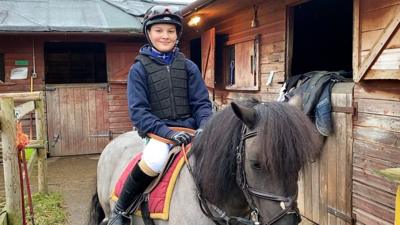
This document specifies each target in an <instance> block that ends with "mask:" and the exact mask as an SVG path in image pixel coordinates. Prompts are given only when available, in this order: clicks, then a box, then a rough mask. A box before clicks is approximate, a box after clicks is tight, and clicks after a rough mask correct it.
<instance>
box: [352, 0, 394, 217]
mask: <svg viewBox="0 0 400 225" xmlns="http://www.w3.org/2000/svg"><path fill="white" fill-rule="evenodd" d="M354 2H355V6H356V7H355V21H354V33H355V41H354V46H353V48H354V51H353V54H354V62H353V68H354V70H355V73H356V74H355V76H354V80H355V81H359V83H357V84H356V86H355V89H354V102H355V103H356V105H357V116H356V117H355V119H354V121H353V127H354V128H353V137H354V143H353V151H354V156H353V161H354V163H353V193H352V198H353V212H354V214H355V215H356V217H357V224H393V222H394V202H395V188H396V187H397V185H396V184H395V183H393V182H389V181H387V180H386V179H384V178H382V177H380V176H378V175H376V173H375V171H376V170H380V169H385V168H392V167H400V144H399V141H398V140H399V139H400V114H399V108H400V81H398V80H399V79H400V31H399V29H398V27H399V20H400V0H382V1H374V0H355V1H354ZM396 23H397V25H396ZM393 26H397V28H395V27H393ZM393 28H395V29H394V30H393ZM385 37H386V38H388V40H387V43H386V44H385V45H382V43H384V40H385V39H384V38H385ZM380 45H381V49H380V50H379V48H378V47H380ZM371 55H372V56H374V55H375V58H373V57H372V56H371ZM368 60H370V64H371V66H370V69H368V70H366V71H365V75H364V76H362V74H361V70H363V69H364V70H365V69H366V67H365V66H367V65H368V62H369V61H368ZM371 60H372V61H371ZM385 79H393V81H387V80H386V81H385Z"/></svg>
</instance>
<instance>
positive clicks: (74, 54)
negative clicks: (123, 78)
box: [44, 42, 107, 84]
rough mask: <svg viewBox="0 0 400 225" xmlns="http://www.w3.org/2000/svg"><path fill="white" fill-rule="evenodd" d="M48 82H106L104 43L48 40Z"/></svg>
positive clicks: (46, 54)
mask: <svg viewBox="0 0 400 225" xmlns="http://www.w3.org/2000/svg"><path fill="white" fill-rule="evenodd" d="M44 52H45V65H46V76H45V79H46V84H71V83H106V82H107V69H106V53H105V52H106V50H105V45H104V44H102V43H86V42H47V43H45V46H44Z"/></svg>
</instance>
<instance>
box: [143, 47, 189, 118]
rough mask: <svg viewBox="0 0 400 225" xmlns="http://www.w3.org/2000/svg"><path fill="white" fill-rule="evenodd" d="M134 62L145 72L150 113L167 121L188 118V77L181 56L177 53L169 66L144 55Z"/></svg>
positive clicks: (183, 59)
mask: <svg viewBox="0 0 400 225" xmlns="http://www.w3.org/2000/svg"><path fill="white" fill-rule="evenodd" d="M136 60H137V61H140V62H141V63H142V65H143V66H144V68H145V70H146V72H147V85H148V88H149V92H150V105H151V111H152V113H153V114H154V115H156V116H157V117H158V118H160V119H167V120H177V119H185V118H188V117H190V116H191V109H190V105H189V96H188V84H187V83H188V76H187V73H186V68H185V58H184V56H183V54H181V53H178V54H177V56H176V57H175V59H174V61H173V63H172V64H171V65H162V64H158V63H157V62H154V60H152V59H150V58H149V57H148V56H145V55H138V56H137V57H136Z"/></svg>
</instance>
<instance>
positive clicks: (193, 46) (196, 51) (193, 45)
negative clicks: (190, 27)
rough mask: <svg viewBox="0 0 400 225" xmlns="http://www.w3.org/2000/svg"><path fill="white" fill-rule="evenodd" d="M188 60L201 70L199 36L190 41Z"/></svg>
mask: <svg viewBox="0 0 400 225" xmlns="http://www.w3.org/2000/svg"><path fill="white" fill-rule="evenodd" d="M190 60H192V61H193V62H194V63H195V64H196V65H197V67H199V69H200V70H201V38H195V39H193V40H191V41H190ZM200 72H201V71H200Z"/></svg>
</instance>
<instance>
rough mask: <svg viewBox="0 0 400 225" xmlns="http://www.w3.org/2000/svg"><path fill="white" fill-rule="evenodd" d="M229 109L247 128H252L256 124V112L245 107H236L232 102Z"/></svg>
mask: <svg viewBox="0 0 400 225" xmlns="http://www.w3.org/2000/svg"><path fill="white" fill-rule="evenodd" d="M231 107H232V109H233V112H234V113H235V115H236V116H237V117H238V118H239V119H240V120H241V121H243V123H244V124H246V126H247V127H249V128H252V127H254V126H255V125H256V123H257V115H256V110H255V109H253V108H247V107H245V106H241V105H238V104H236V103H234V102H232V103H231Z"/></svg>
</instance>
